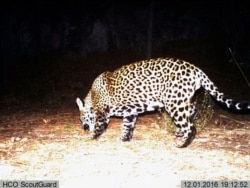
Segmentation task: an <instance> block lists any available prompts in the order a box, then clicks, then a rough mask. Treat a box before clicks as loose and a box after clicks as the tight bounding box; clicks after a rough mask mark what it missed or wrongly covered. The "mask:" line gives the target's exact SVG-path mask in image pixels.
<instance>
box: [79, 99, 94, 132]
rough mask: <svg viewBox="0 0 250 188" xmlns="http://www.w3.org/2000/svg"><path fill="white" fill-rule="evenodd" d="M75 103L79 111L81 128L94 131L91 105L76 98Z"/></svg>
mask: <svg viewBox="0 0 250 188" xmlns="http://www.w3.org/2000/svg"><path fill="white" fill-rule="evenodd" d="M76 104H77V105H78V108H79V111H80V120H81V123H82V128H83V129H84V130H85V131H90V132H92V131H94V129H95V119H96V118H95V113H94V109H93V107H92V106H88V105H85V106H84V105H83V102H82V101H81V99H79V98H77V99H76Z"/></svg>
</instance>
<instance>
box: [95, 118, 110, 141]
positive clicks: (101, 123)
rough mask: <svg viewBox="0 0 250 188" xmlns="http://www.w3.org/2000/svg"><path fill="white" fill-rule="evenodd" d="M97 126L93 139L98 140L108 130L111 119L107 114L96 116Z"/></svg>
mask: <svg viewBox="0 0 250 188" xmlns="http://www.w3.org/2000/svg"><path fill="white" fill-rule="evenodd" d="M96 117H97V118H96V125H95V129H94V133H93V136H92V138H93V139H97V138H98V137H99V136H101V134H102V133H103V132H104V131H105V130H106V129H107V127H108V123H109V117H108V116H106V114H105V113H97V114H96Z"/></svg>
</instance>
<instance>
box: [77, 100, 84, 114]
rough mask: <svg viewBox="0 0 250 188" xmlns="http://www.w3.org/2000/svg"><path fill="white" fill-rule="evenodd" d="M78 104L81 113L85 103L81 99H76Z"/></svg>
mask: <svg viewBox="0 0 250 188" xmlns="http://www.w3.org/2000/svg"><path fill="white" fill-rule="evenodd" d="M76 104H77V105H78V108H79V111H83V103H82V101H81V99H79V98H76Z"/></svg>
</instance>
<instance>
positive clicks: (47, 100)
mask: <svg viewBox="0 0 250 188" xmlns="http://www.w3.org/2000/svg"><path fill="white" fill-rule="evenodd" d="M249 10H250V9H249V5H248V3H247V2H242V1H233V0H230V1H182V0H175V1H173V2H158V1H155V2H154V1H145V2H143V3H142V2H135V1H134V2H128V1H111V0H110V1H82V2H80V1H62V2H61V1H42V0H39V1H7V2H4V1H3V2H2V3H1V95H0V96H1V98H0V100H1V104H2V105H1V109H2V110H3V111H7V110H8V109H10V110H11V111H12V110H14V109H13V108H17V109H18V108H20V107H21V106H22V105H24V104H25V105H26V107H28V109H29V108H30V107H31V105H35V108H38V107H39V108H40V107H43V108H52V107H60V106H63V105H66V106H67V105H69V106H71V107H75V104H74V103H75V98H76V97H77V96H80V97H82V98H83V97H84V96H85V95H86V93H87V92H88V90H89V89H90V86H91V84H92V82H93V80H94V78H95V77H97V76H98V74H100V73H101V72H104V71H107V70H109V71H112V70H114V69H115V68H118V67H120V66H121V65H124V64H128V63H131V62H133V61H137V60H143V59H147V58H151V57H176V58H181V59H184V60H187V61H190V62H191V63H193V64H195V65H197V66H198V67H200V68H201V69H202V70H203V71H204V72H206V73H207V74H208V75H209V76H210V78H211V79H212V80H213V81H214V82H215V84H216V85H217V86H218V87H219V88H220V89H221V90H222V91H223V92H225V93H226V94H229V95H232V96H233V97H237V98H240V99H244V100H247V99H249V96H250V95H249V87H247V83H246V81H245V80H244V78H243V76H242V74H241V73H240V71H239V69H238V68H237V65H236V64H235V63H234V62H233V61H232V54H230V51H229V48H230V49H231V50H232V52H233V53H234V55H235V57H236V59H237V61H238V63H239V65H240V67H241V69H242V70H243V72H244V73H245V75H246V76H247V77H248V79H249V75H250V55H249V54H250V53H249V52H250V49H249V42H250V40H249V39H250V37H249V31H250V29H249V28H250V27H249V26H250V11H249ZM239 90H240V91H239ZM14 104H15V105H14ZM25 105H24V106H25ZM36 105H38V106H36Z"/></svg>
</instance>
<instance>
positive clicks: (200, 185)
mask: <svg viewBox="0 0 250 188" xmlns="http://www.w3.org/2000/svg"><path fill="white" fill-rule="evenodd" d="M181 188H250V180H246V181H244V180H240V181H224V180H220V181H210V180H209V181H208V180H207V181H203V180H201V181H200V180H198V181H196V180H192V181H191V180H182V181H181Z"/></svg>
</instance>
